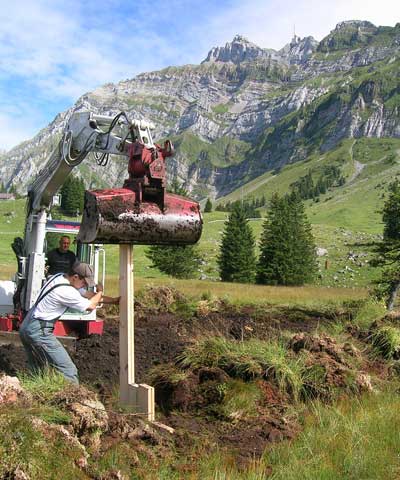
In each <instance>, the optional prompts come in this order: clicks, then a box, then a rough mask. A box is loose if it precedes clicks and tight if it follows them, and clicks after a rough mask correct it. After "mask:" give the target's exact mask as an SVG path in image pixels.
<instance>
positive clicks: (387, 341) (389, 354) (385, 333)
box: [371, 325, 400, 359]
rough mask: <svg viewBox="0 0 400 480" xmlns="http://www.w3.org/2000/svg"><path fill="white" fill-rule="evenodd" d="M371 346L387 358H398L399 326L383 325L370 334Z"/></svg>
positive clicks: (399, 343) (399, 353)
mask: <svg viewBox="0 0 400 480" xmlns="http://www.w3.org/2000/svg"><path fill="white" fill-rule="evenodd" d="M371 340H372V344H373V346H374V347H375V348H376V350H377V351H378V352H379V353H380V354H381V355H383V356H384V357H385V358H387V359H391V358H399V355H400V328H397V327H393V326H391V325H384V326H382V327H379V328H378V329H377V330H375V331H374V332H373V333H372V335H371Z"/></svg>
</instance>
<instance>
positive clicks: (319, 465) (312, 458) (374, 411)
mask: <svg viewBox="0 0 400 480" xmlns="http://www.w3.org/2000/svg"><path fill="white" fill-rule="evenodd" d="M399 408H400V397H399V395H398V392H397V391H396V389H395V388H392V389H391V390H389V391H386V392H384V393H380V394H378V395H376V394H369V395H365V396H364V397H362V398H361V399H359V398H352V399H346V400H344V401H342V402H341V403H339V404H337V405H336V406H326V405H323V404H322V403H315V404H314V405H313V407H312V409H311V413H310V415H308V416H307V417H306V419H305V428H304V431H303V432H302V433H301V434H300V436H299V437H298V438H297V440H296V441H294V442H284V443H283V444H281V445H279V446H277V447H274V449H273V450H272V451H270V452H268V453H267V454H266V455H265V462H266V464H267V465H269V466H271V467H272V472H273V474H272V476H271V477H270V478H271V479H273V480H281V479H282V480H314V479H319V480H328V479H329V480H334V479H345V478H346V479H350V478H351V479H358V478H359V479H361V478H365V479H367V478H368V479H369V478H370V479H374V480H387V479H392V478H393V479H394V478H399V476H400V464H399V460H398V452H399V445H400V437H399V431H400V417H399V415H398V412H399Z"/></svg>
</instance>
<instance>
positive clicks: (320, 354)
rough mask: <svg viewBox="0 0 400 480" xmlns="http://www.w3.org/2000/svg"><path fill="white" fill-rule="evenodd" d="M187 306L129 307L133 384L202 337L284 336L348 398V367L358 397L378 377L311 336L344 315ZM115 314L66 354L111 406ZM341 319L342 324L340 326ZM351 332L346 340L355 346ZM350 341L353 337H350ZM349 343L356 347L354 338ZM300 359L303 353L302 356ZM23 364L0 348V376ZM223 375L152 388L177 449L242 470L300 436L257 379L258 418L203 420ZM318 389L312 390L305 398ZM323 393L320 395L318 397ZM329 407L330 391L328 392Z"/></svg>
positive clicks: (169, 301)
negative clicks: (205, 450) (218, 450)
mask: <svg viewBox="0 0 400 480" xmlns="http://www.w3.org/2000/svg"><path fill="white" fill-rule="evenodd" d="M188 305H189V304H188V303H187V302H186V301H185V299H183V297H182V296H181V295H180V294H179V293H178V292H175V291H173V290H171V289H169V288H166V287H161V288H158V289H153V291H151V292H148V296H147V297H146V296H144V297H143V298H141V299H140V300H139V301H138V302H137V303H136V305H135V307H136V310H135V379H136V381H137V382H138V383H141V382H144V383H150V384H151V382H149V379H148V374H149V371H150V370H151V368H152V367H154V366H157V365H162V364H175V363H176V359H177V356H178V355H179V354H180V353H181V352H182V351H183V349H184V348H185V346H187V345H189V344H190V343H191V342H193V341H194V340H195V339H196V338H200V337H201V336H204V335H210V334H211V335H213V334H215V335H223V336H225V337H227V338H229V339H237V340H247V339H250V338H258V339H263V340H267V339H271V338H273V337H281V336H282V333H283V332H286V333H287V332H289V333H290V335H291V340H290V342H289V344H288V348H289V349H291V350H292V351H293V352H294V354H298V353H299V352H303V354H306V355H307V364H309V365H310V367H313V365H315V364H317V365H318V367H319V368H323V369H324V372H326V375H325V381H326V382H327V383H328V384H329V385H328V386H329V387H335V388H342V389H343V391H345V390H346V385H347V384H346V378H347V377H348V373H349V372H350V368H351V366H352V365H354V364H355V363H357V364H358V365H359V366H360V367H359V368H360V375H359V376H358V377H357V378H356V380H355V385H356V387H355V388H356V389H357V391H360V392H361V391H362V390H368V389H369V388H370V385H369V383H368V382H369V380H368V375H367V373H368V371H374V370H375V373H376V372H377V371H379V372H381V371H383V368H382V365H380V364H379V362H378V361H377V362H371V361H370V360H367V358H366V357H365V358H363V357H362V354H361V353H360V349H358V348H357V347H355V346H354V345H353V343H345V344H343V345H339V344H338V343H337V341H336V340H334V339H333V338H331V337H329V336H328V335H327V334H316V333H315V332H317V331H320V329H321V327H322V326H323V327H325V328H327V327H329V325H330V324H333V323H335V322H337V321H338V320H340V321H345V320H346V319H347V318H348V316H349V313H348V312H344V311H343V312H338V311H337V310H336V311H334V312H332V313H330V312H323V313H321V312H318V311H313V310H306V309H301V308H293V307H291V308H285V307H280V308H273V307H270V308H268V307H265V306H264V307H260V306H258V307H257V306H247V307H243V306H242V307H237V306H233V305H227V304H225V303H224V302H218V303H215V302H214V303H213V304H212V305H211V304H210V302H207V301H203V302H198V304H197V305H196V307H193V308H192V307H191V308H189V306H188ZM116 313H117V312H115V311H113V307H109V309H108V310H106V311H105V312H103V314H104V316H105V327H104V334H103V335H102V336H92V337H89V338H86V339H80V340H77V341H76V345H75V348H74V349H72V350H71V351H70V353H71V357H72V359H73V361H74V362H75V364H76V365H77V367H78V370H79V374H80V380H81V383H82V384H84V385H86V386H88V387H89V388H90V389H92V390H94V391H95V392H97V393H98V395H99V398H100V400H101V401H102V402H103V403H104V404H105V405H106V408H107V405H108V404H110V398H111V397H112V392H113V391H114V392H115V391H118V386H119V353H118V349H119V342H118V337H119V323H118V315H117V314H116ZM341 316H342V317H343V318H341ZM353 333H354V332H350V333H349V338H353V337H354V335H353ZM352 335H353V337H352ZM354 340H355V343H357V339H356V338H355V339H354ZM304 352H305V353H304ZM26 369H27V364H26V360H25V354H24V351H23V349H22V348H20V347H17V346H13V345H2V346H0V372H4V373H6V374H8V375H17V374H18V372H20V371H25V370H26ZM225 377H227V374H226V373H225V372H223V371H222V370H220V369H218V368H215V369H199V370H197V371H193V372H192V373H191V374H190V375H189V376H188V377H187V378H186V379H185V380H184V381H181V382H179V383H177V384H164V385H162V386H161V387H160V386H158V387H157V386H156V402H157V403H158V413H157V417H158V419H159V420H161V421H162V422H163V423H165V424H166V425H169V426H171V427H173V428H174V429H175V432H176V435H175V436H174V443H175V447H176V448H177V449H178V451H179V449H180V448H182V450H187V449H188V448H189V447H190V446H191V445H193V446H194V443H195V442H198V441H199V440H201V441H203V443H204V444H206V445H207V444H209V445H210V447H211V448H212V446H213V445H216V444H218V445H223V446H224V447H226V448H229V449H231V450H233V451H235V452H236V457H237V460H238V462H239V464H240V463H242V462H246V461H249V460H251V459H254V458H255V457H259V456H261V455H262V453H263V451H264V450H265V448H266V446H267V445H268V444H270V443H273V442H277V441H280V440H282V439H285V438H293V437H294V436H295V435H296V433H297V432H298V431H299V424H298V422H297V420H295V419H292V418H290V415H289V416H288V415H287V411H288V406H289V404H290V402H291V399H290V398H287V397H285V396H284V395H282V394H281V393H280V392H279V391H278V389H277V388H276V386H275V385H274V382H273V379H268V378H264V379H260V380H259V386H260V388H261V389H262V392H263V399H262V401H261V402H260V405H259V408H258V411H257V416H256V417H255V418H243V419H241V420H240V421H229V420H227V419H222V418H218V415H217V416H215V415H214V416H213V415H211V417H210V415H209V414H208V412H209V407H210V405H213V404H214V402H215V401H216V400H215V398H213V392H216V391H217V389H216V387H217V386H218V385H220V384H222V383H223V382H224V379H225ZM317 391H318V392H319V395H320V396H322V397H323V396H324V389H323V388H321V385H319V384H318V385H316V384H315V382H314V383H313V382H310V385H309V392H310V395H311V396H312V395H314V394H315V392H317ZM321 392H322V393H321ZM326 392H327V393H326V397H327V398H326V400H327V401H329V392H331V389H330V388H327V389H326Z"/></svg>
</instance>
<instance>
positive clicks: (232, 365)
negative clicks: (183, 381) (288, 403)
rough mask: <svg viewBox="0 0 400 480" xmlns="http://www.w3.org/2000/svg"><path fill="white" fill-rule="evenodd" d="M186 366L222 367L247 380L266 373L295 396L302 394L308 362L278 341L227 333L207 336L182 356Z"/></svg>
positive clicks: (232, 374) (280, 387) (287, 392)
mask: <svg viewBox="0 0 400 480" xmlns="http://www.w3.org/2000/svg"><path fill="white" fill-rule="evenodd" d="M179 361H180V364H181V365H182V366H183V367H184V368H193V369H196V368H200V367H202V366H207V367H218V368H221V369H222V370H224V371H226V372H227V373H228V374H229V375H230V376H231V377H234V378H241V379H244V380H249V379H254V378H257V377H265V378H267V379H271V380H273V381H274V383H276V385H277V386H278V387H279V389H280V390H281V391H282V392H283V393H285V394H289V395H290V396H291V397H293V398H294V399H295V400H297V399H298V398H299V396H300V393H301V389H302V385H303V381H302V371H303V369H304V365H303V362H302V357H297V358H294V357H292V356H291V355H290V353H289V351H288V350H287V349H286V347H285V346H284V345H283V344H281V343H280V342H278V341H270V342H265V341H261V340H257V339H251V340H249V341H246V342H239V341H232V340H228V339H226V338H224V337H206V338H203V339H201V340H199V341H198V342H196V343H194V344H193V345H191V346H189V347H188V348H186V350H185V351H184V352H183V353H182V354H181V355H180V357H179Z"/></svg>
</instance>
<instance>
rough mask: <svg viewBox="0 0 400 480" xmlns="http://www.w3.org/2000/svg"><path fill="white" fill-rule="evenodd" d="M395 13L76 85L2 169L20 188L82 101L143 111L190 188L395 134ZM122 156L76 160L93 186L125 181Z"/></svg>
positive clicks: (398, 91) (233, 183)
mask: <svg viewBox="0 0 400 480" xmlns="http://www.w3.org/2000/svg"><path fill="white" fill-rule="evenodd" d="M399 48H400V24H397V25H396V26H395V27H375V26H374V25H372V24H371V23H369V22H361V21H348V22H342V23H340V24H339V25H337V27H336V28H335V29H334V30H333V31H332V32H331V33H330V34H329V35H328V36H327V37H326V38H324V39H323V40H322V41H321V42H319V43H318V42H317V41H316V40H314V39H313V38H312V37H306V38H303V39H300V38H298V37H294V38H293V39H292V41H291V42H290V43H289V44H288V45H286V46H285V47H283V48H282V49H281V50H279V51H275V50H272V49H264V48H260V47H258V46H257V45H255V44H253V43H252V42H250V41H249V40H247V39H246V38H244V37H242V36H240V35H237V36H235V37H234V39H233V41H232V42H230V43H227V44H226V45H225V46H224V47H215V48H212V49H211V50H210V52H209V53H208V55H207V57H206V59H205V60H204V61H203V62H202V63H201V64H199V65H185V66H181V67H169V68H166V69H164V70H161V71H156V72H150V73H144V74H141V75H138V76H137V77H135V78H133V79H130V80H124V81H121V82H119V83H117V84H107V85H104V86H102V87H101V88H98V89H96V90H95V91H93V92H90V93H87V94H85V95H83V96H82V97H81V98H80V99H78V101H77V102H76V104H75V105H74V106H72V107H71V108H70V109H69V110H68V111H66V112H63V113H60V114H59V115H58V116H57V117H56V118H55V119H54V120H53V122H52V123H51V124H50V125H49V126H48V127H46V128H45V129H43V130H41V131H40V132H39V133H38V134H37V135H36V136H35V137H34V138H33V139H32V140H30V141H27V142H24V143H22V144H20V145H18V146H17V147H15V148H13V149H12V150H10V151H9V152H6V153H3V154H1V155H0V175H1V178H2V181H3V182H4V183H5V184H6V185H7V186H8V187H10V186H11V185H15V186H16V188H17V189H18V190H19V191H21V192H24V191H25V188H26V185H27V183H29V182H30V181H31V180H32V178H33V177H34V176H35V175H36V174H37V172H38V170H39V169H40V168H41V167H42V166H43V164H44V162H45V160H46V157H47V155H48V154H49V153H50V151H51V149H52V148H54V147H55V145H56V144H57V141H58V139H59V137H60V134H61V132H62V129H63V127H64V125H65V122H66V120H67V119H68V117H69V115H70V114H71V112H73V111H76V110H82V109H89V110H91V111H93V112H97V113H104V114H114V113H117V112H118V111H120V110H124V111H125V112H127V114H128V115H129V116H130V117H139V118H146V119H149V120H151V121H153V122H154V124H155V125H156V129H155V133H154V136H155V138H156V139H161V138H165V137H169V138H171V139H172V140H173V141H174V143H175V145H176V150H177V153H176V155H175V157H174V158H173V159H171V160H169V163H168V172H169V177H170V178H171V177H178V178H179V179H180V180H181V181H183V182H184V183H185V186H186V188H188V189H189V190H190V191H191V192H192V194H193V195H194V196H196V197H197V198H204V197H205V196H207V195H211V196H213V197H217V196H220V195H222V194H226V193H227V192H229V191H231V190H232V189H234V188H237V187H238V186H240V185H241V184H242V183H244V182H246V181H248V180H250V179H252V178H254V177H256V176H258V175H260V174H262V173H264V172H265V171H267V170H271V169H274V168H277V167H281V166H283V165H285V164H287V163H291V162H296V161H298V160H302V159H304V158H306V157H307V155H309V154H310V153H311V152H313V151H315V150H316V149H319V150H321V151H326V150H329V149H332V148H334V147H335V145H337V144H338V142H340V141H341V139H343V138H347V137H359V136H376V137H382V136H394V137H400V115H399V109H400V78H399V76H400V74H399V71H400V68H399V66H400V65H399V63H400V60H399ZM125 171H126V166H125V162H124V161H123V160H121V159H113V160H112V161H111V162H110V163H109V165H108V166H107V167H106V168H102V167H99V166H97V165H96V163H95V162H94V161H90V160H86V161H85V162H83V164H82V165H81V166H80V167H79V174H80V175H82V176H83V178H84V179H85V181H86V183H87V185H88V186H89V187H96V186H97V187H101V186H111V185H118V184H121V182H122V180H123V178H125Z"/></svg>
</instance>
